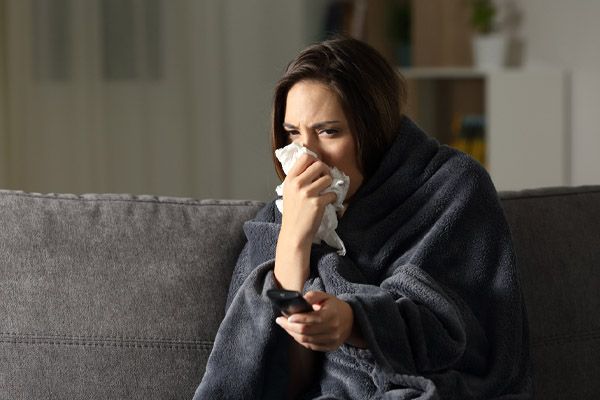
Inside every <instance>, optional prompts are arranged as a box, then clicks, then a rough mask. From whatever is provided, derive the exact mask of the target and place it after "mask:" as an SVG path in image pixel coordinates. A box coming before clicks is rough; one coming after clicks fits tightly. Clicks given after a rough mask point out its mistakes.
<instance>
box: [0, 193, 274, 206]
mask: <svg viewBox="0 0 600 400" xmlns="http://www.w3.org/2000/svg"><path fill="white" fill-rule="evenodd" d="M0 194H2V195H6V196H15V197H27V198H32V199H45V200H58V201H85V202H94V201H95V202H107V203H118V202H124V203H151V204H168V205H180V206H194V207H206V206H210V207H212V206H226V207H231V206H235V207H254V206H264V205H265V203H264V202H262V201H258V200H239V203H223V202H221V200H219V199H214V200H211V199H204V200H197V199H189V200H182V201H174V200H158V199H140V198H131V199H108V198H93V199H92V198H85V197H81V196H79V195H74V196H77V197H76V198H69V197H59V196H57V197H53V196H49V195H44V194H39V195H38V194H31V193H8V192H4V193H0ZM147 196H151V195H147ZM202 201H205V202H210V203H202ZM234 201H237V200H234Z"/></svg>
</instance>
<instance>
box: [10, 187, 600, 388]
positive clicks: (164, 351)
mask: <svg viewBox="0 0 600 400" xmlns="http://www.w3.org/2000/svg"><path fill="white" fill-rule="evenodd" d="M500 196H501V199H502V202H503V205H504V208H505V211H506V215H507V218H508V221H509V224H510V226H511V230H512V233H513V238H514V242H515V249H516V254H517V259H518V262H519V269H520V274H521V281H522V285H523V291H524V295H525V299H526V303H527V309H528V314H529V321H530V330H531V338H532V358H533V362H534V370H535V380H536V387H537V393H538V396H537V398H541V399H564V398H600V383H598V382H597V377H598V376H600V316H599V315H600V314H599V313H598V311H597V310H598V308H599V306H600V296H599V295H598V293H600V271H599V270H598V264H599V262H598V260H600V186H599V187H582V188H555V189H541V190H530V191H522V192H504V193H501V194H500ZM262 206H263V204H262V203H260V202H250V201H211V200H205V201H196V200H191V199H174V198H163V197H152V196H129V195H85V196H74V195H38V194H27V193H22V192H11V191H0V317H1V318H0V398H36V399H37V398H39V399H45V398H98V399H99V398H111V399H116V398H123V399H124V398H148V399H151V398H155V399H182V398H191V397H192V395H193V392H194V390H195V388H196V386H197V385H198V383H199V381H200V379H201V377H202V375H203V373H204V366H205V363H206V360H207V358H208V355H209V353H210V349H211V347H212V341H213V339H214V336H215V334H216V331H217V329H218V326H219V323H220V321H221V319H222V317H223V307H224V304H225V299H226V295H227V288H228V285H229V281H228V280H229V277H230V275H231V271H232V269H233V267H234V265H235V261H236V258H237V255H238V253H239V252H240V250H241V248H242V246H243V244H244V241H245V239H244V234H243V231H242V226H243V222H244V221H246V220H250V219H252V218H253V217H254V215H255V214H256V212H258V210H259V209H260V208H261V207H262ZM215 272H218V273H215Z"/></svg>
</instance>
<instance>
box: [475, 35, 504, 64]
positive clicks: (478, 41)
mask: <svg viewBox="0 0 600 400" xmlns="http://www.w3.org/2000/svg"><path fill="white" fill-rule="evenodd" d="M506 48H507V37H506V35H504V34H501V33H496V34H490V35H477V36H475V37H473V66H474V67H475V68H478V69H499V68H503V67H504V66H505V65H506Z"/></svg>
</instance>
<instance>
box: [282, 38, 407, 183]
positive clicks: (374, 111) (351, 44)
mask: <svg viewBox="0 0 600 400" xmlns="http://www.w3.org/2000/svg"><path fill="white" fill-rule="evenodd" d="M300 81H316V82H320V83H323V84H325V85H327V86H328V87H330V88H331V89H332V90H333V91H334V92H335V93H336V94H337V96H338V98H339V101H340V103H341V105H342V108H343V110H344V113H345V115H346V118H347V119H348V122H349V124H350V128H351V131H352V132H353V136H354V142H355V145H356V158H357V162H358V167H359V168H360V170H361V172H362V174H363V176H364V177H365V180H366V179H367V178H368V177H369V176H371V175H372V174H373V173H374V172H375V170H376V169H377V167H378V166H379V162H380V161H381V159H382V158H383V155H384V154H385V153H386V151H387V150H388V148H389V147H390V145H391V143H392V142H393V140H394V138H395V135H396V131H397V129H398V127H399V126H400V121H401V119H402V111H403V107H404V103H405V99H406V86H405V82H404V79H403V78H402V76H401V75H400V73H399V72H398V71H397V70H396V69H395V68H394V67H393V66H392V65H390V63H389V62H387V60H386V59H385V58H384V57H383V56H382V55H381V54H380V53H379V52H377V50H375V49H374V48H372V47H371V46H369V45H368V44H366V43H364V42H362V41H360V40H357V39H354V38H351V37H348V36H337V37H335V38H333V39H330V40H326V41H323V42H320V43H317V44H314V45H312V46H310V47H308V48H306V49H305V50H303V51H302V52H300V53H299V54H298V55H297V56H296V58H294V59H293V60H292V61H291V62H290V63H289V64H288V67H287V69H286V71H285V73H284V74H283V76H282V77H281V79H280V80H279V83H278V84H277V87H276V89H275V94H274V97H273V114H272V118H271V146H272V150H273V161H274V163H275V169H276V171H277V175H279V178H281V180H283V179H285V174H284V172H283V170H282V169H281V165H280V164H279V161H277V158H276V157H275V150H276V149H278V148H281V147H284V146H285V145H286V144H288V139H287V135H286V132H285V129H284V128H283V122H284V118H285V107H286V101H287V94H288V92H289V90H290V89H291V88H292V86H294V85H295V84H296V83H298V82H300Z"/></svg>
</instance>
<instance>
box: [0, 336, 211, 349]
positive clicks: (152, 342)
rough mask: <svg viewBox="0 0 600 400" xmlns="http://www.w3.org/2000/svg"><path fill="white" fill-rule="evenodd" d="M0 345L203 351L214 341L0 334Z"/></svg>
mask: <svg viewBox="0 0 600 400" xmlns="http://www.w3.org/2000/svg"><path fill="white" fill-rule="evenodd" d="M0 343H13V344H48V345H66V346H84V347H126V348H158V349H175V350H204V349H210V348H212V346H213V344H214V341H210V340H194V339H191V340H190V339H176V338H173V339H163V338H130V337H126V336H93V335H58V334H27V333H14V332H7V333H0Z"/></svg>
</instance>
